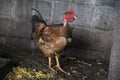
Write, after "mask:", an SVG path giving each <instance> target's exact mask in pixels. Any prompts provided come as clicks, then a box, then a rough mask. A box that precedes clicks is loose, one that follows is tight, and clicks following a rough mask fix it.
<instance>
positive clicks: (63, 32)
mask: <svg viewBox="0 0 120 80" xmlns="http://www.w3.org/2000/svg"><path fill="white" fill-rule="evenodd" d="M32 13H33V14H32V29H33V30H32V31H33V32H34V33H35V37H36V38H37V39H38V42H39V43H38V44H39V48H40V49H41V51H42V52H43V53H44V55H45V56H46V57H48V61H49V68H50V69H51V70H52V71H55V70H54V69H53V68H52V66H51V59H52V57H55V59H56V64H57V65H56V67H57V68H58V69H59V70H60V71H62V72H64V73H66V72H65V71H64V70H63V69H62V68H61V67H60V63H59V56H60V54H61V52H62V51H63V50H64V48H65V47H66V46H67V45H68V44H69V43H71V41H72V32H71V30H69V29H70V27H69V26H68V22H72V21H74V19H75V18H76V14H75V12H74V11H73V10H72V9H70V10H69V11H67V12H66V13H65V16H64V19H63V24H52V25H47V24H46V22H45V20H44V19H43V18H42V16H41V14H40V13H39V11H37V10H36V9H32Z"/></svg>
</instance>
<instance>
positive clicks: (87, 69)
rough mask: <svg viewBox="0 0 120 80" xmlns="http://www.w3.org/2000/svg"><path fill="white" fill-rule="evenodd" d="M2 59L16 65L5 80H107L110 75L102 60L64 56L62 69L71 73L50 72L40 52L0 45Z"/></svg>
mask: <svg viewBox="0 0 120 80" xmlns="http://www.w3.org/2000/svg"><path fill="white" fill-rule="evenodd" d="M0 57H2V58H7V59H10V60H11V61H12V63H14V64H13V67H12V70H11V71H9V72H8V74H7V75H6V77H5V78H4V79H5V80H107V75H108V64H106V63H104V62H102V61H100V60H94V61H93V60H86V59H77V58H74V57H65V56H64V57H63V56H62V57H60V63H61V67H62V68H63V69H64V70H65V71H67V72H69V74H65V73H62V72H61V71H59V70H57V69H56V68H55V70H56V72H52V71H51V70H49V68H48V60H47V58H46V57H45V56H44V55H43V54H42V53H41V52H40V51H39V50H23V49H16V48H14V47H11V46H3V45H0ZM54 65H55V61H53V66H54ZM38 74H39V75H38ZM29 76H30V77H29ZM35 76H36V77H35Z"/></svg>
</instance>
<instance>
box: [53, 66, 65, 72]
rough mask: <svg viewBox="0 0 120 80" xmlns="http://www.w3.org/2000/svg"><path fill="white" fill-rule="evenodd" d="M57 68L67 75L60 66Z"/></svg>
mask: <svg viewBox="0 0 120 80" xmlns="http://www.w3.org/2000/svg"><path fill="white" fill-rule="evenodd" d="M55 67H57V68H58V69H59V70H60V71H62V72H63V73H67V72H66V71H64V70H63V69H62V68H61V67H60V66H55Z"/></svg>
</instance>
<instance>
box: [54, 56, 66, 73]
mask: <svg viewBox="0 0 120 80" xmlns="http://www.w3.org/2000/svg"><path fill="white" fill-rule="evenodd" d="M55 59H56V63H57V65H56V67H57V68H58V69H59V70H60V71H62V72H63V73H67V72H65V71H64V70H63V69H62V68H61V67H60V63H59V57H58V56H55Z"/></svg>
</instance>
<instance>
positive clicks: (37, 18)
mask: <svg viewBox="0 0 120 80" xmlns="http://www.w3.org/2000/svg"><path fill="white" fill-rule="evenodd" d="M31 10H32V19H31V23H32V30H33V31H34V28H35V26H36V23H38V22H44V23H45V24H46V22H45V20H44V19H43V17H42V16H41V14H40V12H39V11H38V10H36V9H34V8H32V9H31Z"/></svg>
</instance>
